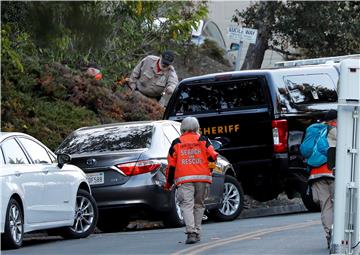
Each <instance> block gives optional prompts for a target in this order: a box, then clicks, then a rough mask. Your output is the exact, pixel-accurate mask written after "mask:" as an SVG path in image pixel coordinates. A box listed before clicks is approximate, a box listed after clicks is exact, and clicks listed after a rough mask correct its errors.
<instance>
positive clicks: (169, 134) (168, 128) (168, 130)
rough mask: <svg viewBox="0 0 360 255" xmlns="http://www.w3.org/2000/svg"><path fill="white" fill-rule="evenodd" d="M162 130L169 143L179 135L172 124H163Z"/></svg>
mask: <svg viewBox="0 0 360 255" xmlns="http://www.w3.org/2000/svg"><path fill="white" fill-rule="evenodd" d="M163 131H164V134H165V136H166V138H167V139H168V140H169V142H170V143H172V142H173V141H174V140H175V139H176V138H178V137H179V136H180V135H179V133H178V132H177V131H176V129H175V128H174V127H173V126H172V125H165V126H163Z"/></svg>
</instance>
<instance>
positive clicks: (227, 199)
mask: <svg viewBox="0 0 360 255" xmlns="http://www.w3.org/2000/svg"><path fill="white" fill-rule="evenodd" d="M243 208H244V192H243V189H242V187H241V184H240V183H239V182H238V180H236V179H235V178H234V177H232V176H230V175H226V176H225V181H224V193H223V199H222V204H221V206H220V208H219V209H216V210H213V211H212V212H211V213H212V216H213V217H214V219H215V220H218V221H230V220H234V219H236V218H237V217H238V216H239V215H240V213H241V211H242V210H243Z"/></svg>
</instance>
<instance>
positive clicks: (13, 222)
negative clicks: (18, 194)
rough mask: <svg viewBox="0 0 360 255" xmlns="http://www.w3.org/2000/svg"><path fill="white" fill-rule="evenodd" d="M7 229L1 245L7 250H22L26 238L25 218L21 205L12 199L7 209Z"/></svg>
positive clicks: (2, 236)
mask: <svg viewBox="0 0 360 255" xmlns="http://www.w3.org/2000/svg"><path fill="white" fill-rule="evenodd" d="M5 217H6V218H5V229H4V233H3V234H2V235H1V244H2V247H3V248H5V249H17V248H20V247H21V245H22V242H23V237H24V216H23V212H22V208H21V206H20V205H19V203H18V202H17V201H16V200H15V199H14V198H11V199H10V201H9V204H8V207H7V209H6V216H5Z"/></svg>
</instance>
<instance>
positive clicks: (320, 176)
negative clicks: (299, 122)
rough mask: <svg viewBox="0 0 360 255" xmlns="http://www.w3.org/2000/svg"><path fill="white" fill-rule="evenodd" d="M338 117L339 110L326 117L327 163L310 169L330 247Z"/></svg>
mask: <svg viewBox="0 0 360 255" xmlns="http://www.w3.org/2000/svg"><path fill="white" fill-rule="evenodd" d="M336 118H337V111H336V110H330V111H329V112H328V113H327V115H326V116H325V118H324V123H325V124H327V125H328V126H329V127H328V133H327V141H328V144H329V149H328V153H327V155H328V161H327V163H325V164H323V165H321V166H319V167H313V168H311V169H310V176H309V183H310V185H311V190H312V195H313V200H314V202H315V203H316V204H319V205H320V210H321V222H322V225H323V228H324V231H325V234H326V240H327V245H328V249H329V248H330V241H331V227H332V224H333V207H334V191H335V175H334V170H335V151H336Z"/></svg>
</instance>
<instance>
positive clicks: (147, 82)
mask: <svg viewBox="0 0 360 255" xmlns="http://www.w3.org/2000/svg"><path fill="white" fill-rule="evenodd" d="M159 59H160V58H159V57H157V56H147V57H145V58H144V59H143V60H141V61H140V63H139V64H138V65H137V66H136V67H135V68H134V70H133V72H132V73H131V76H130V79H129V85H130V87H131V88H132V89H138V90H139V91H140V92H141V93H142V94H144V95H145V96H148V97H152V98H157V97H160V96H162V94H163V92H164V91H165V92H166V94H167V95H171V94H172V93H173V92H174V90H175V88H176V86H177V84H178V82H179V81H178V77H177V75H176V72H175V69H174V67H173V66H171V65H170V66H169V69H168V70H160V72H157V61H158V60H159ZM165 89H166V90H165Z"/></svg>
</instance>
